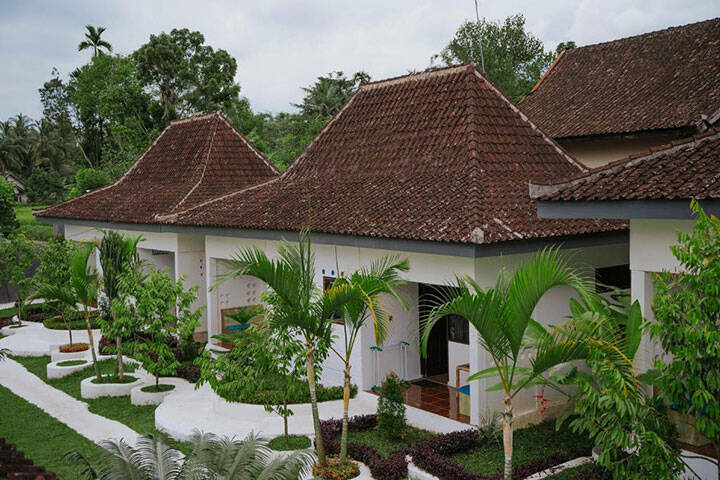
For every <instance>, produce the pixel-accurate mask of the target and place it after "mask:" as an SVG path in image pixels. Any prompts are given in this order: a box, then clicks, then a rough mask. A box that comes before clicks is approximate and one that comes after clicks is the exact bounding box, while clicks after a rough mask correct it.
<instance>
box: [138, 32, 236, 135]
mask: <svg viewBox="0 0 720 480" xmlns="http://www.w3.org/2000/svg"><path fill="white" fill-rule="evenodd" d="M133 59H134V60H135V64H136V65H137V71H138V78H139V80H140V82H141V83H142V85H143V86H144V87H145V88H146V89H147V90H148V91H149V92H150V93H151V96H152V100H153V104H154V108H155V114H156V115H157V117H158V118H159V120H160V124H161V126H165V125H167V123H169V122H170V121H171V120H174V119H175V118H178V117H183V116H186V115H189V114H191V113H195V112H212V111H216V110H222V109H223V107H225V106H227V105H229V104H231V103H232V102H233V101H234V100H236V99H237V98H238V93H239V92H240V86H239V85H238V84H236V83H235V73H236V71H237V63H236V61H235V59H234V58H233V57H231V56H230V54H228V53H227V52H226V51H225V50H222V49H218V50H214V49H213V48H212V47H211V46H209V45H206V44H205V37H204V36H203V34H202V33H200V32H197V31H190V30H188V29H186V28H183V29H173V30H171V31H170V33H169V34H168V33H164V32H163V33H160V34H159V35H150V40H149V41H148V42H147V43H146V44H144V45H142V46H141V47H140V48H138V49H137V50H136V51H135V52H134V53H133Z"/></svg>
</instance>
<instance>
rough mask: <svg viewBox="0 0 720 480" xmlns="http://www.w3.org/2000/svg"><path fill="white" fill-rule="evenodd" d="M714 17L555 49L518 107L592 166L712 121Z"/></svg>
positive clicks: (717, 66)
mask: <svg viewBox="0 0 720 480" xmlns="http://www.w3.org/2000/svg"><path fill="white" fill-rule="evenodd" d="M718 58H720V18H716V19H712V20H707V21H704V22H698V23H694V24H690V25H685V26H680V27H671V28H668V29H666V30H660V31H657V32H650V33H645V34H643V35H637V36H634V37H629V38H623V39H620V40H613V41H611V42H605V43H599V44H596V45H588V46H584V47H579V48H574V49H570V50H565V51H563V52H562V53H561V54H560V56H559V57H558V58H557V59H556V60H555V62H554V64H553V65H552V67H551V68H550V69H549V70H548V71H547V73H546V74H545V75H544V76H543V78H542V79H541V80H540V81H539V82H538V84H537V85H536V86H535V88H534V89H533V92H532V93H531V94H530V95H528V96H527V97H525V98H524V99H523V100H522V101H521V102H520V104H519V105H518V106H519V107H520V109H521V110H522V111H523V112H524V113H526V114H527V115H528V116H529V117H530V119H532V121H533V122H534V123H535V124H536V125H537V126H538V127H540V129H541V130H542V131H543V132H545V133H546V134H547V135H549V136H551V137H552V138H554V139H555V141H557V142H558V143H559V144H560V145H561V146H562V147H563V148H564V149H565V151H567V152H568V154H570V155H571V156H572V157H573V158H575V159H577V160H580V161H581V162H583V163H584V164H585V165H587V166H589V167H599V166H602V165H604V164H606V163H608V162H611V161H614V160H618V159H621V158H623V157H626V156H628V155H631V154H635V153H641V152H644V151H646V150H647V149H649V148H651V147H656V146H659V145H664V144H667V143H669V142H672V141H674V140H678V139H682V138H687V137H690V136H692V135H695V134H698V133H702V132H703V131H705V130H706V129H708V128H711V127H712V126H713V125H716V124H717V122H718V120H719V119H720V82H718V78H720V61H718Z"/></svg>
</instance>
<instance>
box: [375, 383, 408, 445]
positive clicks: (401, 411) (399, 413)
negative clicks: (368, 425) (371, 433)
mask: <svg viewBox="0 0 720 480" xmlns="http://www.w3.org/2000/svg"><path fill="white" fill-rule="evenodd" d="M406 388H407V387H406V385H405V384H404V380H402V379H401V378H400V377H398V376H397V374H396V373H394V372H392V373H390V374H388V376H386V377H385V379H384V380H383V381H382V384H381V385H380V391H379V393H380V399H379V400H378V406H377V422H378V429H379V430H380V431H381V432H383V433H384V434H385V435H386V436H388V437H389V438H396V439H397V438H404V437H405V431H406V429H407V419H406V418H405V410H406V409H405V399H404V397H403V393H404V392H405V389H406Z"/></svg>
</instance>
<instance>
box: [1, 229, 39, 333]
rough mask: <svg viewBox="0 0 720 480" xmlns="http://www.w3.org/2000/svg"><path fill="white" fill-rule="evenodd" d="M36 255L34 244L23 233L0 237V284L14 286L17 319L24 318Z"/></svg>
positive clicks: (30, 291)
mask: <svg viewBox="0 0 720 480" xmlns="http://www.w3.org/2000/svg"><path fill="white" fill-rule="evenodd" d="M36 257H37V253H36V250H35V245H34V244H33V243H32V242H31V241H30V240H28V239H27V238H25V236H24V235H22V234H20V233H15V234H13V235H11V236H10V237H8V238H0V284H10V285H12V286H13V287H15V303H16V304H17V317H18V320H22V319H23V318H25V304H26V302H27V300H28V297H29V296H30V294H31V293H32V276H31V275H29V273H30V267H31V266H32V263H33V261H34V260H35V258H36Z"/></svg>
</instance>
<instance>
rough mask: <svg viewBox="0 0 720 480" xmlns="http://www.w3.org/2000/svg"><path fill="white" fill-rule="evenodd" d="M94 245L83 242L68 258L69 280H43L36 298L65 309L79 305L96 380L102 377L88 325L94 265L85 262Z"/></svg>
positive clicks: (95, 282) (94, 297) (94, 295)
mask: <svg viewBox="0 0 720 480" xmlns="http://www.w3.org/2000/svg"><path fill="white" fill-rule="evenodd" d="M94 248H95V246H94V245H93V244H83V245H81V246H80V248H79V249H78V250H77V251H76V252H75V254H74V255H73V258H72V261H71V262H70V282H69V283H67V284H54V283H52V284H51V283H45V284H40V285H38V286H37V290H36V292H35V295H34V296H35V297H36V298H44V299H45V301H52V300H55V301H57V302H58V303H59V304H60V305H62V307H63V308H64V310H65V311H66V312H68V311H77V309H78V305H82V312H81V313H82V315H83V317H84V318H85V325H86V327H87V334H88V345H89V346H90V353H91V355H92V361H93V367H94V369H95V377H96V378H97V381H98V382H100V381H102V376H101V375H100V367H99V366H98V362H97V355H96V354H95V342H94V341H93V332H92V326H91V325H90V305H91V304H93V303H95V302H96V301H97V297H98V279H97V273H96V272H95V270H94V269H92V268H91V267H89V266H88V260H89V259H90V255H91V254H92V251H93V249H94Z"/></svg>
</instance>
